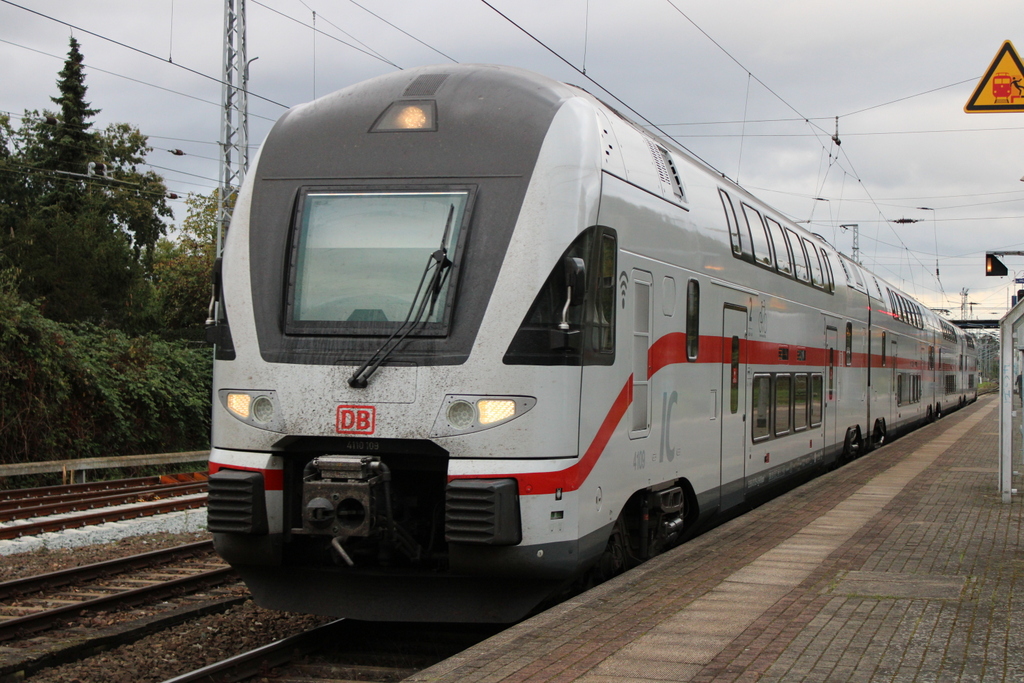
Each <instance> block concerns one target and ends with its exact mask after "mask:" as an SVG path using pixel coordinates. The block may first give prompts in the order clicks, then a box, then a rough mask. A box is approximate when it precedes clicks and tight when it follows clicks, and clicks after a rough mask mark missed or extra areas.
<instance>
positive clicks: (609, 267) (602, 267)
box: [587, 232, 617, 354]
mask: <svg viewBox="0 0 1024 683" xmlns="http://www.w3.org/2000/svg"><path fill="white" fill-rule="evenodd" d="M616 251H617V249H616V245H615V235H613V234H611V233H608V232H605V233H603V234H602V235H601V241H600V246H599V249H598V254H597V264H596V265H597V267H596V270H597V278H596V279H597V286H596V288H595V289H594V290H593V291H594V305H593V307H592V308H590V309H589V311H588V318H589V320H588V321H587V322H588V327H589V329H590V348H591V350H592V351H594V352H596V353H599V354H614V353H615V293H616V289H615V255H616Z"/></svg>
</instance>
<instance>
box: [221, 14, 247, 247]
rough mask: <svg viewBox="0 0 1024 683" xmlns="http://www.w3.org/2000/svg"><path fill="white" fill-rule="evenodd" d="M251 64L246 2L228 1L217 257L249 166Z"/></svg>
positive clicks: (225, 31) (225, 15)
mask: <svg viewBox="0 0 1024 683" xmlns="http://www.w3.org/2000/svg"><path fill="white" fill-rule="evenodd" d="M247 72H248V61H247V59H246V38H245V0H224V73H223V86H222V90H221V92H222V98H221V102H222V111H221V141H220V144H221V174H220V187H219V189H218V192H217V255H218V256H220V253H221V250H222V248H223V240H224V234H225V233H226V232H227V229H228V225H229V224H230V222H231V199H232V198H233V196H234V194H235V193H236V192H237V191H238V188H239V187H240V186H241V184H242V178H243V177H244V176H245V171H246V169H247V168H248V166H249V130H248V127H249V115H248V82H247V81H248V73H247Z"/></svg>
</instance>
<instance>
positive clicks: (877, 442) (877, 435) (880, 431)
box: [871, 418, 886, 447]
mask: <svg viewBox="0 0 1024 683" xmlns="http://www.w3.org/2000/svg"><path fill="white" fill-rule="evenodd" d="M885 438H886V433H885V418H879V419H878V420H875V429H874V431H873V432H872V433H871V441H872V445H873V446H875V447H877V446H881V445H882V444H884V443H885Z"/></svg>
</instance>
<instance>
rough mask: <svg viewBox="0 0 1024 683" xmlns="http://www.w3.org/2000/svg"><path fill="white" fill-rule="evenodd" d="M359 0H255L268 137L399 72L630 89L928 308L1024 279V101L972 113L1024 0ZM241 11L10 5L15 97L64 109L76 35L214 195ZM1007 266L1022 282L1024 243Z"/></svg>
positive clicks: (168, 0) (1014, 35) (173, 159)
mask: <svg viewBox="0 0 1024 683" xmlns="http://www.w3.org/2000/svg"><path fill="white" fill-rule="evenodd" d="M356 2H358V3H359V4H356ZM356 2H353V1H352V0H329V1H328V0H260V1H259V2H257V1H256V0H248V1H247V18H248V56H249V58H250V59H254V58H255V61H254V62H252V65H251V69H250V90H251V91H252V92H253V93H254V96H253V97H251V99H250V137H251V140H252V142H253V144H259V143H260V142H261V141H262V140H263V137H264V136H265V135H266V133H267V132H268V130H269V129H270V126H271V125H272V124H273V121H274V120H276V119H277V118H278V117H279V116H280V115H281V114H282V113H283V112H284V111H285V107H287V106H292V105H295V104H299V103H302V102H306V101H309V100H311V99H313V98H314V97H319V96H322V95H325V94H327V93H330V92H332V91H334V90H338V89H340V88H343V87H346V86H348V85H351V84H353V83H357V82H359V81H362V80H365V79H368V78H372V77H374V76H377V75H380V74H384V73H389V72H392V71H394V70H396V68H409V67H414V66H421V65H426V64H437V63H442V64H443V63H451V62H453V61H457V62H460V63H474V62H477V63H497V64H510V65H514V66H519V67H523V68H527V69H532V70H535V71H538V72H540V73H543V74H546V75H548V76H551V77H553V78H557V79H559V80H564V81H568V82H572V83H575V84H577V85H580V86H583V87H584V88H586V89H587V90H589V91H590V92H592V93H594V94H595V95H598V96H599V97H601V98H602V99H605V100H606V101H609V102H610V103H612V104H613V105H615V106H616V107H617V108H619V109H620V110H621V109H623V107H622V106H621V105H620V104H618V103H616V102H615V99H614V98H618V99H619V100H621V102H623V103H625V105H628V107H630V108H632V109H634V110H636V111H637V112H639V113H640V114H641V115H643V116H644V117H645V118H646V119H648V120H649V121H651V122H653V123H655V124H657V125H658V126H660V128H661V129H662V130H663V131H664V132H665V133H667V134H670V135H672V136H675V139H676V140H677V141H678V142H679V143H681V144H683V145H684V146H685V147H686V148H687V149H689V150H691V151H692V152H693V153H695V154H696V155H698V156H699V157H700V158H702V159H703V160H704V161H706V162H707V163H709V164H711V165H712V166H713V167H714V168H715V169H717V170H718V171H721V172H722V173H725V174H726V175H728V176H729V177H731V178H733V179H738V180H739V182H740V184H742V185H744V186H745V187H747V188H748V189H749V190H751V191H752V192H753V193H754V194H755V195H758V196H760V197H761V198H762V199H764V200H765V201H766V202H768V203H769V204H771V205H773V206H775V207H776V208H777V209H779V210H780V211H782V212H783V213H785V214H786V215H787V216H789V217H790V218H791V219H793V220H796V221H801V222H804V223H807V222H809V227H810V229H811V230H812V231H814V232H817V233H819V234H821V235H822V236H824V237H825V238H826V239H827V240H829V241H830V242H832V243H833V244H835V245H836V246H837V247H838V248H839V249H840V250H842V251H844V252H846V253H847V254H849V253H850V252H851V251H852V242H853V239H852V232H851V231H850V230H843V229H842V228H840V226H841V225H847V224H857V225H859V232H860V249H861V260H862V262H863V263H864V265H865V266H867V267H868V268H870V269H872V270H874V271H876V272H877V273H879V274H880V275H881V276H883V277H885V278H886V279H887V280H889V281H891V282H894V283H895V284H897V285H899V286H901V287H903V288H904V289H905V290H906V291H908V292H909V293H910V294H912V295H914V296H916V297H918V298H919V299H920V300H922V301H923V302H925V303H926V304H927V305H929V306H932V307H940V308H949V309H952V314H953V317H959V309H960V302H961V296H960V293H961V291H962V290H963V289H965V288H966V289H967V290H968V300H969V301H971V302H975V303H976V305H975V306H974V307H973V312H974V317H979V318H985V317H995V316H998V315H1001V314H1002V313H1003V312H1004V311H1005V309H1006V306H1007V303H1008V294H1009V292H1010V289H1011V280H1012V277H1007V278H993V277H989V278H986V277H985V276H984V252H985V251H986V250H990V251H991V250H1024V230H1022V227H1024V182H1021V178H1022V176H1024V144H1022V143H1024V136H1022V134H1021V130H1024V113H1000V114H965V113H964V111H963V109H964V104H965V103H966V102H967V100H968V98H969V97H970V95H971V93H972V92H973V90H974V88H975V87H976V85H977V83H978V80H979V79H980V78H981V76H982V75H983V74H984V72H985V70H986V69H987V68H988V66H989V64H990V63H991V62H992V59H993V58H994V57H995V55H996V53H997V52H998V50H999V48H1000V47H1001V46H1002V44H1003V41H1005V40H1011V41H1014V40H1016V41H1017V44H1016V47H1017V48H1018V50H1021V49H1024V11H1022V7H1021V5H1020V3H1019V2H1010V1H1009V0H981V2H979V3H962V2H935V1H934V0H931V1H928V2H925V1H924V0H909V1H902V2H901V1H900V0H886V1H885V2H882V1H881V0H861V1H860V2H820V1H818V2H810V1H808V0H780V1H777V2H765V1H764V0H760V1H758V0H719V1H717V2H708V1H707V0H703V1H700V2H694V1H693V0H630V1H629V2H626V1H624V0H489V2H490V4H491V5H492V6H493V8H494V9H492V7H489V6H488V4H485V3H484V2H483V1H482V0H445V1H443V2H442V1H439V0H356ZM495 9H497V10H500V11H501V12H502V13H504V14H505V15H506V16H507V17H508V19H510V20H512V21H514V22H516V23H517V24H519V25H520V26H521V27H522V28H523V29H525V30H526V31H529V32H530V33H531V34H532V35H533V36H535V37H536V39H537V40H539V41H542V42H543V43H544V44H545V45H546V46H547V47H548V48H550V51H549V50H548V49H547V48H545V47H544V46H542V45H541V44H539V43H538V42H536V41H535V40H534V39H533V38H531V37H530V36H528V35H526V34H525V33H524V32H523V31H521V30H520V29H519V28H516V26H514V25H513V24H512V23H510V22H509V20H508V19H506V18H503V17H502V16H501V15H500V14H498V12H496V11H495ZM223 12H224V8H223V2H221V1H220V0H146V1H145V2H139V1H138V0H92V1H90V2H69V1H68V0H0V63H2V64H3V74H4V75H3V80H2V86H0V111H2V112H7V113H10V114H12V115H15V116H13V117H12V118H13V120H14V122H15V124H17V122H18V120H19V119H18V118H17V117H18V116H20V115H21V114H22V113H23V112H24V110H27V109H43V108H51V109H52V108H53V107H54V105H53V104H52V103H51V102H50V100H49V98H50V97H51V96H53V95H55V94H56V79H57V72H58V71H59V70H60V69H61V66H62V61H63V59H64V58H65V56H66V54H67V50H68V38H69V36H70V35H74V36H75V37H76V38H77V39H78V40H79V42H80V43H81V45H82V48H81V49H82V52H83V54H84V56H85V63H86V84H87V85H88V87H89V92H88V99H89V101H90V102H91V103H92V105H93V106H94V107H96V108H99V109H101V110H102V111H101V112H100V114H99V115H98V116H97V119H96V123H97V124H98V125H99V126H101V127H102V126H104V125H106V124H108V123H112V122H128V123H131V124H133V125H135V126H137V127H138V128H139V129H140V130H141V131H142V132H143V133H145V134H146V135H148V136H149V138H150V144H151V145H152V147H153V148H154V151H153V152H152V154H150V156H149V161H150V163H151V164H152V165H153V168H154V170H155V171H157V172H158V173H160V174H161V175H163V176H164V177H165V178H166V180H167V185H168V187H169V189H170V190H171V191H172V192H176V193H178V194H180V195H183V196H184V195H185V194H186V193H188V192H198V193H208V192H210V191H211V190H212V189H213V188H215V187H216V185H217V178H218V173H219V170H218V169H219V165H218V164H219V162H218V154H219V149H218V146H217V141H218V139H219V135H220V133H219V131H220V111H219V108H218V106H219V102H220V99H221V86H220V84H219V79H220V76H221V71H222V68H223V67H222V59H223V57H222V50H223V45H222V35H223V20H224V18H223ZM314 12H315V28H316V31H317V32H316V33H314V30H313V24H314ZM375 15H376V16H375ZM69 24H70V25H73V26H74V27H75V28H72V27H70V26H69ZM113 41H116V43H115V42H113ZM117 43H121V45H118V44H117ZM346 43H347V44H346ZM353 46H355V47H353ZM356 48H358V49H356ZM552 51H553V52H554V53H557V55H560V57H561V58H560V57H559V56H556V55H555V54H553V52H552ZM144 53H149V55H152V56H147V54H144ZM563 59H564V60H565V61H562V60H563ZM566 62H569V63H571V65H572V66H570V65H569V64H566ZM183 67H187V68H183ZM573 67H575V68H576V69H580V70H584V67H585V71H586V74H587V77H589V78H590V79H593V81H596V83H595V82H593V81H590V80H589V79H588V78H586V77H584V76H583V75H581V74H580V73H579V72H578V71H576V70H574V68H573ZM195 72H199V74H197V73H195ZM200 74H202V75H200ZM203 75H205V76H206V77H204V76H203ZM597 84H600V86H599V85H597ZM601 86H603V87H604V88H607V91H603V90H602V87H601ZM262 98H265V99H262ZM282 105H284V106H282ZM836 117H838V137H839V140H840V141H841V143H842V145H841V146H840V147H838V148H837V147H836V145H835V144H834V143H833V141H832V139H831V138H832V136H833V135H834V134H835V133H836V125H837V122H836ZM805 119H808V120H809V122H808V121H805ZM170 149H181V150H184V151H185V152H186V153H187V155H186V156H175V155H172V154H170V153H169V152H168V150H170ZM172 205H173V206H174V209H175V213H176V219H177V220H179V221H180V220H181V219H182V218H183V217H184V212H185V206H184V203H183V202H182V201H181V200H177V201H174V202H172ZM919 207H927V208H919ZM897 219H912V220H915V221H917V222H914V223H894V222H893V221H895V220H897ZM1004 262H1005V263H1006V264H1007V266H1009V267H1010V269H1011V271H1012V270H1014V269H1016V270H1020V271H1022V272H1021V273H1020V277H1024V257H1018V256H1008V257H1006V258H1005V259H1004ZM936 268H938V271H939V277H938V278H936ZM1019 286H1020V287H1022V288H1024V284H1022V285H1019ZM1014 289H1015V288H1014Z"/></svg>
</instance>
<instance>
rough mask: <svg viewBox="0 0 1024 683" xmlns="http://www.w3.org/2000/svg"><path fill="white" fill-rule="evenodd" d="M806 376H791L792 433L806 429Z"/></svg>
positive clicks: (802, 374)
mask: <svg viewBox="0 0 1024 683" xmlns="http://www.w3.org/2000/svg"><path fill="white" fill-rule="evenodd" d="M807 408H808V404H807V375H806V374H804V373H801V374H798V375H794V376H793V431H796V432H799V431H801V430H804V429H807Z"/></svg>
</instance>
